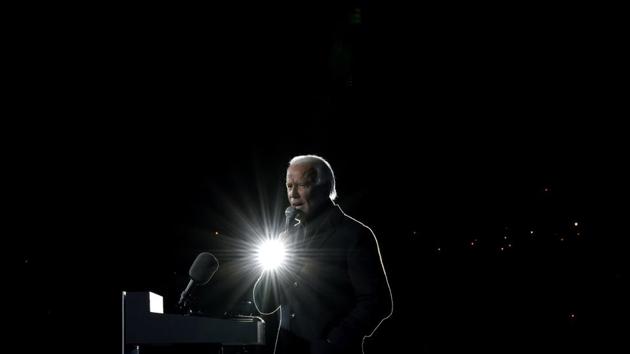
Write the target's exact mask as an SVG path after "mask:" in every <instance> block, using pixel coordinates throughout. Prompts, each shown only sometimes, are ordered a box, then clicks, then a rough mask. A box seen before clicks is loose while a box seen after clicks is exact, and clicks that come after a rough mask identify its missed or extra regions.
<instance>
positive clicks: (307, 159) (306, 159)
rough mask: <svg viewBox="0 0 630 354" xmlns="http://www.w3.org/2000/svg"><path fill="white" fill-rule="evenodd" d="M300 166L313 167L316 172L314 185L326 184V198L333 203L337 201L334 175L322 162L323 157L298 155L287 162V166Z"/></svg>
mask: <svg viewBox="0 0 630 354" xmlns="http://www.w3.org/2000/svg"><path fill="white" fill-rule="evenodd" d="M301 164H309V165H312V166H313V168H314V169H315V171H316V172H317V179H316V180H315V185H316V186H319V185H323V184H328V185H329V186H330V191H329V193H328V197H329V198H330V200H332V201H335V199H337V189H336V188H335V184H336V183H335V173H334V172H333V170H332V167H330V164H329V163H328V161H326V160H324V158H323V157H320V156H317V155H300V156H296V157H294V158H292V159H291V161H289V166H292V165H301Z"/></svg>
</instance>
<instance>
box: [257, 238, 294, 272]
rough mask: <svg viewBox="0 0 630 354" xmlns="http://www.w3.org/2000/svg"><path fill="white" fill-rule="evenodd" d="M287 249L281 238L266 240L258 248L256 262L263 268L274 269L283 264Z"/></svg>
mask: <svg viewBox="0 0 630 354" xmlns="http://www.w3.org/2000/svg"><path fill="white" fill-rule="evenodd" d="M286 257H287V251H286V248H285V246H284V243H283V242H282V241H281V240H266V241H264V242H263V243H262V244H261V245H260V247H259V248H258V254H257V258H258V263H259V264H260V265H261V266H262V267H263V269H264V270H275V269H278V268H279V267H281V266H282V265H283V264H284V261H285V259H286Z"/></svg>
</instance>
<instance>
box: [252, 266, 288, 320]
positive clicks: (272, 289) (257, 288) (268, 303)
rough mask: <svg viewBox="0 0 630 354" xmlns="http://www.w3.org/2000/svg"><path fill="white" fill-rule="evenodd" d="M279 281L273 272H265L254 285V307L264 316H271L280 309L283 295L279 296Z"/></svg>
mask: <svg viewBox="0 0 630 354" xmlns="http://www.w3.org/2000/svg"><path fill="white" fill-rule="evenodd" d="M277 281H278V279H277V277H276V276H274V274H273V273H272V272H263V273H262V274H261V275H260V278H258V280H257V281H256V284H254V291H253V292H254V297H253V298H254V305H255V306H256V310H258V312H260V313H261V314H263V315H270V314H272V313H274V312H276V311H277V310H278V308H279V307H280V303H281V295H280V294H278V289H279V286H278V284H277Z"/></svg>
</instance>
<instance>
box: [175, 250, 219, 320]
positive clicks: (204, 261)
mask: <svg viewBox="0 0 630 354" xmlns="http://www.w3.org/2000/svg"><path fill="white" fill-rule="evenodd" d="M217 269H219V261H218V260H217V258H216V257H215V256H214V255H213V254H212V253H209V252H202V253H200V254H199V255H198V256H197V258H196V259H195V261H194V262H193V264H192V266H190V270H189V271H188V275H189V276H190V281H189V282H188V286H187V287H186V289H184V291H182V294H181V296H180V297H179V302H178V303H177V306H178V307H179V308H180V309H183V310H185V309H187V308H188V307H189V305H190V304H189V302H190V298H191V297H192V294H193V293H194V291H195V289H196V288H198V287H199V286H202V285H206V284H207V283H208V282H209V281H210V279H211V278H212V276H213V275H214V273H216V271H217Z"/></svg>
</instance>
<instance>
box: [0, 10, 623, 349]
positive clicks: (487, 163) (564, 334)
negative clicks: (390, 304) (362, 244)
mask: <svg viewBox="0 0 630 354" xmlns="http://www.w3.org/2000/svg"><path fill="white" fill-rule="evenodd" d="M357 8H359V9H360V10H356V9H357ZM15 14H16V16H15V25H14V26H12V32H11V34H10V36H9V37H10V38H9V42H8V45H9V47H8V48H9V51H8V53H9V54H8V55H7V56H8V59H10V63H11V64H10V65H9V66H7V69H8V74H9V76H10V78H11V81H10V85H11V86H10V88H11V89H10V90H9V91H10V92H9V94H8V96H7V101H8V102H10V103H11V104H12V106H11V107H12V109H10V110H8V111H7V112H9V113H10V115H11V118H12V119H10V120H9V123H8V124H7V129H6V130H5V134H6V139H5V142H6V151H7V152H8V154H7V159H6V162H7V171H8V172H9V173H8V175H9V182H8V187H9V188H8V196H9V199H8V200H9V201H10V203H11V208H10V210H11V211H10V213H9V214H8V216H9V219H10V220H11V221H13V222H14V223H15V226H13V223H11V225H12V226H11V227H8V230H9V233H8V235H9V240H10V241H11V242H16V243H17V250H18V251H17V252H14V251H13V249H14V248H13V247H12V248H10V249H7V250H6V251H5V252H7V253H9V256H10V257H8V258H10V259H11V260H12V268H11V271H13V269H17V272H16V274H17V280H16V283H13V285H12V284H7V285H8V287H14V286H15V285H14V284H17V289H19V291H17V292H16V293H17V294H19V295H18V296H17V298H18V299H19V300H18V301H17V305H15V306H13V304H15V303H16V301H15V299H13V300H12V301H11V302H9V304H10V306H8V308H9V309H10V310H12V312H13V310H15V312H16V314H17V315H18V318H19V321H18V323H19V326H18V329H19V330H20V331H21V333H22V336H23V337H20V338H22V340H21V343H27V346H28V347H29V348H30V347H37V348H39V347H40V346H41V347H42V348H51V347H53V346H58V347H60V348H66V349H70V350H73V349H80V348H86V347H87V348H91V349H90V350H91V351H99V350H100V349H104V350H105V351H108V352H111V351H115V350H117V348H118V344H119V343H118V340H119V331H120V323H119V303H118V301H119V297H120V292H121V291H123V290H153V291H154V292H158V293H161V294H162V295H164V296H165V297H166V299H167V305H172V301H173V299H174V298H175V297H176V296H177V295H178V293H179V292H180V291H181V290H182V289H183V287H184V286H185V284H186V281H187V278H186V272H187V269H188V267H189V266H190V264H191V263H192V261H193V260H194V257H195V255H196V254H197V253H199V252H201V251H210V252H213V253H215V254H217V256H218V257H219V260H220V262H221V264H222V267H221V269H220V271H219V272H218V273H217V275H216V276H215V278H213V280H212V281H211V282H210V284H208V286H207V287H206V288H205V289H204V292H203V294H204V296H203V300H202V302H203V306H204V308H205V310H206V311H207V312H209V313H211V314H214V315H217V316H220V315H222V314H223V312H225V311H228V310H231V309H234V308H235V307H238V306H239V302H241V301H245V300H247V296H248V292H247V287H248V286H251V285H253V281H254V280H255V277H256V274H254V273H246V272H244V271H243V268H242V262H244V260H246V259H247V255H248V254H247V248H246V247H245V248H244V247H243V246H242V244H243V243H244V241H247V240H248V237H250V236H251V235H248V233H247V232H246V231H245V230H246V229H245V225H246V224H247V225H249V224H252V223H254V224H255V223H256V222H260V219H261V218H262V215H268V216H269V215H274V213H278V212H280V213H281V212H282V210H283V209H284V206H285V204H282V203H283V200H282V183H283V178H284V176H283V174H284V169H285V167H286V164H287V162H288V160H289V159H290V158H291V157H292V156H294V155H297V154H304V153H315V154H319V155H321V156H324V157H325V158H327V159H328V160H329V161H330V163H331V164H332V166H333V168H334V169H335V172H336V174H337V177H338V191H339V194H340V199H339V203H340V205H341V206H342V207H343V208H344V210H345V211H346V212H347V213H349V214H350V215H353V216H355V217H356V218H358V219H359V220H361V221H363V222H365V223H366V224H368V225H369V226H371V227H372V229H373V230H374V232H375V233H376V235H377V237H378V239H379V242H380V246H381V252H382V255H383V261H384V263H385V267H386V270H387V272H388V276H389V279H390V282H391V286H392V292H393V295H394V304H395V312H394V315H393V317H392V318H391V319H389V320H387V321H386V322H384V323H383V325H382V326H381V328H380V329H379V331H377V333H376V334H375V336H374V338H372V339H369V340H368V341H367V343H368V344H367V346H366V353H382V352H392V351H394V352H395V351H396V350H399V349H396V350H393V349H391V348H393V347H394V343H395V346H396V348H408V349H409V350H411V349H413V350H424V351H426V352H428V353H442V352H451V351H453V350H465V351H473V352H476V351H486V350H497V351H501V352H515V351H517V350H523V349H525V350H528V351H540V350H543V349H547V348H551V349H555V350H557V351H560V352H563V351H567V352H568V351H573V350H575V349H578V348H583V347H585V346H588V347H590V348H593V349H596V348H601V347H602V346H603V347H606V348H609V349H612V348H616V349H619V347H621V346H623V345H626V346H627V344H625V343H623V342H622V337H621V333H622V328H623V323H625V321H627V316H626V315H625V308H624V306H625V304H624V302H623V301H622V299H623V298H624V296H626V297H627V294H625V295H624V293H623V290H622V288H623V287H622V284H623V283H624V282H625V281H627V272H626V271H625V270H624V265H625V259H624V257H623V250H624V246H625V245H626V244H627V241H625V239H624V237H623V236H622V235H624V230H625V226H624V225H623V223H624V215H625V214H626V213H625V212H624V211H623V210H624V209H623V208H622V207H619V204H620V202H621V204H623V201H624V200H625V199H624V196H625V185H624V182H625V180H624V177H623V176H624V175H623V170H624V163H625V162H624V161H625V159H624V145H625V142H626V139H627V138H626V136H625V134H624V131H623V129H621V128H620V126H621V125H620V124H618V123H613V122H614V121H615V119H618V118H619V117H623V116H624V115H623V114H622V112H623V111H622V110H620V109H621V108H622V105H621V103H622V102H621V99H622V98H623V96H622V92H623V91H622V90H621V88H620V84H621V86H622V85H623V83H624V82H625V80H624V78H626V77H627V76H626V71H625V69H624V67H623V65H621V64H622V63H623V62H624V61H625V60H624V56H623V51H622V50H621V48H620V46H619V45H618V44H617V41H618V40H619V37H620V35H619V32H618V22H617V20H616V16H614V14H615V11H613V10H605V9H593V8H579V7H577V6H571V7H534V6H531V7H524V8H516V7H513V8H496V7H483V8H482V7H475V8H472V7H468V8H462V7H456V6H454V5H453V6H448V7H447V6H444V7H439V8H438V7H436V6H421V7H410V6H409V5H408V4H405V5H403V4H394V3H391V4H388V5H384V4H376V3H374V2H370V3H335V4H324V3H322V4H310V5H292V7H285V6H279V5H278V6H270V5H264V6H263V5H255V6H253V7H252V6H250V5H247V6H246V5H245V4H235V5H233V6H232V5H231V6H215V7H212V8H204V9H192V8H190V9H182V8H178V9H173V8H158V7H157V6H151V7H146V8H133V9H132V8H97V9H93V8H89V9H88V8H83V9H77V8H31V9H20V10H16V12H15ZM268 218H270V217H268ZM270 219H271V222H277V221H278V220H276V219H273V218H270ZM576 223H577V224H576ZM217 232H218V233H219V235H216V233H217ZM238 241H240V242H239V243H238V244H239V245H241V246H239V248H238V249H236V248H237V247H235V246H234V244H235V242H238ZM266 320H267V321H268V323H269V334H270V336H272V335H273V333H274V330H273V326H274V325H275V324H276V322H275V319H274V317H273V316H269V317H268V318H266ZM32 338H38V339H39V340H37V341H33V340H32ZM269 338H272V337H269ZM270 341H272V340H270ZM388 348H389V349H388ZM405 351H407V350H405Z"/></svg>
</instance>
